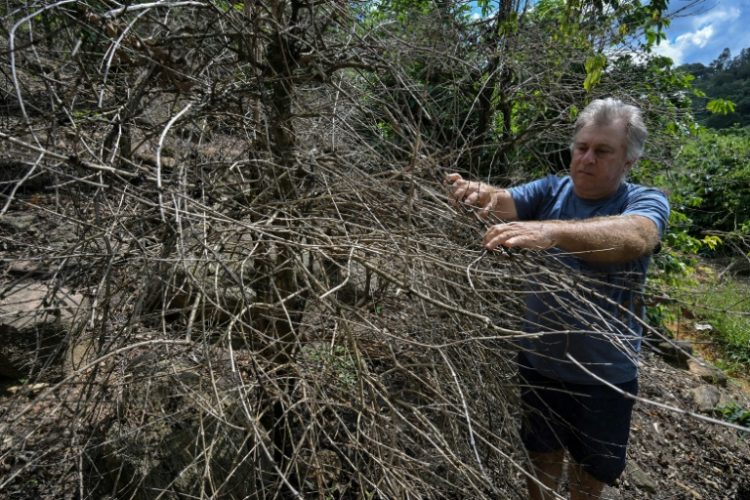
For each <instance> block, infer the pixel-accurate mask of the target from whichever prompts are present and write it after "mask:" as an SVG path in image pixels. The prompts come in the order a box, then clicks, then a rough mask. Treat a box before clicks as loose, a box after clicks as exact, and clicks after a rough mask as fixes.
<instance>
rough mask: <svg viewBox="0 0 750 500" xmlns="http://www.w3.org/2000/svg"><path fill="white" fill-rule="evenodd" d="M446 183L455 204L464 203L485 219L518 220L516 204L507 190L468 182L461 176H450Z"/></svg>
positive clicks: (476, 182) (481, 183) (446, 177)
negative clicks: (492, 217) (492, 216)
mask: <svg viewBox="0 0 750 500" xmlns="http://www.w3.org/2000/svg"><path fill="white" fill-rule="evenodd" d="M445 182H446V183H447V184H448V185H449V189H450V191H451V197H452V198H453V200H454V202H455V203H457V204H458V203H464V204H466V205H468V206H470V207H472V208H474V209H475V210H477V213H478V214H479V216H480V217H482V218H483V219H486V218H487V217H489V216H490V214H492V215H494V216H495V217H497V218H498V219H500V220H507V221H514V220H518V212H517V211H516V203H515V202H514V201H513V197H512V196H511V195H510V192H508V190H507V189H502V188H498V187H495V186H490V185H489V184H486V183H484V182H478V181H467V180H465V179H464V178H463V177H461V175H459V174H448V175H447V176H445Z"/></svg>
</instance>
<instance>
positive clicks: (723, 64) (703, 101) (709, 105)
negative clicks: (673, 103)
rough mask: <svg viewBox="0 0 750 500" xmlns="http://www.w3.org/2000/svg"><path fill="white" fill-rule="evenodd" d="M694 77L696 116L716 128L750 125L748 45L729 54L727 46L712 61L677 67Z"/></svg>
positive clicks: (749, 53) (749, 62)
mask: <svg viewBox="0 0 750 500" xmlns="http://www.w3.org/2000/svg"><path fill="white" fill-rule="evenodd" d="M678 69H679V70H680V71H683V72H685V73H688V74H690V75H691V76H693V77H694V78H695V82H694V85H695V87H696V89H698V91H699V92H698V93H696V94H695V96H694V97H695V99H694V102H693V107H694V112H695V115H696V118H697V119H698V120H699V121H700V122H701V123H702V124H703V125H705V126H707V127H710V128H715V129H725V128H730V127H732V126H733V125H734V124H738V125H740V126H743V127H744V126H747V125H750V92H748V89H750V48H746V49H743V50H742V52H741V53H740V55H739V56H737V57H735V58H732V57H731V53H730V52H729V49H724V51H723V52H722V53H721V54H720V55H719V57H717V58H716V60H714V61H713V62H712V63H711V64H709V65H708V66H705V65H703V64H701V63H694V64H685V65H683V66H680V67H679V68H678Z"/></svg>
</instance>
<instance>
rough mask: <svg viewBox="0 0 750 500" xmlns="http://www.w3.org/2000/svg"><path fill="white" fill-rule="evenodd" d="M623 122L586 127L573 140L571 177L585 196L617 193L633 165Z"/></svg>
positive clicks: (580, 195)
mask: <svg viewBox="0 0 750 500" xmlns="http://www.w3.org/2000/svg"><path fill="white" fill-rule="evenodd" d="M626 153H627V146H626V136H625V127H624V125H623V124H621V123H613V124H610V125H603V126H602V125H589V126H587V127H583V128H582V129H581V130H579V131H578V133H577V134H576V136H575V139H574V141H573V157H572V159H571V161H570V177H571V179H573V189H574V191H575V193H576V195H578V196H579V197H581V198H584V199H588V200H598V199H601V198H606V197H608V196H610V195H612V194H614V193H615V192H616V191H617V189H618V188H619V187H620V183H621V182H622V180H623V178H624V177H625V174H626V173H627V172H628V170H630V167H631V166H632V165H633V162H632V161H629V160H628V159H627V154H626Z"/></svg>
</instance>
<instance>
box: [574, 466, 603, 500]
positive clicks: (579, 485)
mask: <svg viewBox="0 0 750 500" xmlns="http://www.w3.org/2000/svg"><path fill="white" fill-rule="evenodd" d="M569 470H570V500H591V499H594V498H597V499H598V498H601V495H602V491H603V490H604V483H602V482H601V481H599V480H598V479H596V478H595V477H594V476H592V475H591V474H589V473H588V472H586V471H585V470H583V467H581V466H580V465H578V464H577V463H575V462H572V463H571V464H570V467H569Z"/></svg>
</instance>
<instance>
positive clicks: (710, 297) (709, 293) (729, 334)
mask: <svg viewBox="0 0 750 500" xmlns="http://www.w3.org/2000/svg"><path fill="white" fill-rule="evenodd" d="M695 307H696V312H697V313H698V314H699V315H700V317H702V318H705V320H706V321H707V322H708V323H710V324H711V326H712V327H713V328H714V330H713V332H712V335H713V337H714V338H715V339H716V340H718V341H719V342H720V343H721V345H722V347H723V349H724V355H723V356H722V358H723V364H724V365H725V366H726V367H727V368H729V369H733V370H737V369H741V368H740V367H742V366H745V367H747V366H750V313H749V311H750V285H748V284H747V283H743V282H740V281H737V280H735V279H729V278H727V279H723V280H720V279H718V278H715V277H712V278H711V279H709V280H707V281H706V282H705V283H704V284H703V286H702V287H701V289H700V293H699V295H698V296H697V297H696V306H695Z"/></svg>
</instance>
